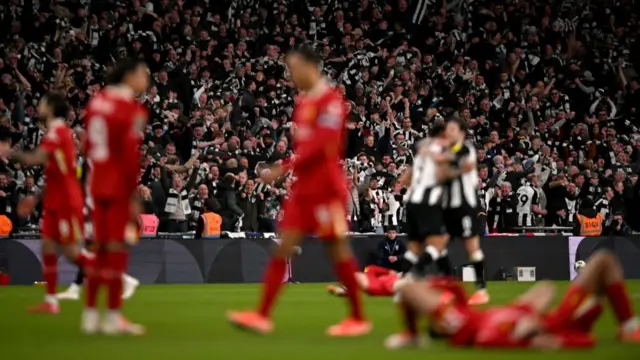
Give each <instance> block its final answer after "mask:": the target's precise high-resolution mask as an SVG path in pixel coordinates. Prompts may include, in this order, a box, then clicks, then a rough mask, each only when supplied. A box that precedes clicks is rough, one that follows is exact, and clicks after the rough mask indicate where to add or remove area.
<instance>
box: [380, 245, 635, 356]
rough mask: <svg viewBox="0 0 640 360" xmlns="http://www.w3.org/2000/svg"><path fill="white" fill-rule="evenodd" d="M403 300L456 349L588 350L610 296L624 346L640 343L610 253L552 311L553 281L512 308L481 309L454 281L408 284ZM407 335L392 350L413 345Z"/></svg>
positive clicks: (392, 341)
mask: <svg viewBox="0 0 640 360" xmlns="http://www.w3.org/2000/svg"><path fill="white" fill-rule="evenodd" d="M443 290H445V291H450V292H453V293H454V294H455V298H454V302H453V303H449V304H443V303H442V302H441V301H440V297H441V294H442V291H443ZM401 293H402V300H403V301H404V302H405V303H406V304H407V305H409V306H411V307H412V308H413V309H415V310H416V311H418V312H419V313H421V314H425V315H427V316H428V317H429V318H430V319H431V325H432V327H433V328H434V329H435V331H437V332H438V333H439V334H441V335H444V336H448V337H449V338H450V341H451V343H452V344H453V345H458V346H475V347H500V348H514V347H531V348H541V349H559V348H584V347H592V346H593V345H594V344H595V340H594V338H593V337H592V336H591V335H590V332H591V330H592V329H593V326H594V325H595V322H596V321H597V319H598V318H599V317H600V314H601V313H602V310H603V309H602V305H601V303H602V300H603V299H604V298H605V297H606V298H607V299H608V301H609V303H610V304H611V306H612V308H613V312H614V314H615V316H616V319H617V322H618V325H619V331H618V334H617V337H618V339H619V340H620V341H623V342H633V343H640V329H639V325H638V319H637V318H636V317H635V315H634V312H633V309H632V306H631V300H630V299H629V295H628V293H627V291H626V288H625V285H624V278H623V274H622V268H621V266H620V264H619V263H618V261H617V259H616V258H615V257H614V256H613V255H612V254H611V253H610V252H608V251H599V252H597V253H596V254H594V255H593V256H592V257H591V259H590V260H589V266H588V267H586V268H585V270H584V271H583V272H582V273H581V274H580V275H579V277H578V278H577V279H576V280H575V281H574V282H573V283H572V284H571V287H570V288H569V290H568V291H567V293H566V294H565V296H564V298H563V299H562V301H561V302H560V305H559V306H558V307H557V308H556V309H554V310H551V311H547V308H548V306H549V304H550V303H551V301H552V300H553V298H554V295H555V287H554V286H553V285H552V284H551V283H539V284H537V285H535V286H534V287H532V288H531V289H529V291H527V292H526V293H524V294H523V295H521V296H520V297H518V298H517V299H516V300H515V301H514V302H513V303H512V304H511V305H507V306H502V307H496V308H492V309H487V310H476V309H473V308H471V307H469V306H468V305H467V301H466V297H465V294H464V290H463V289H462V287H461V286H460V285H459V284H457V283H454V282H453V281H448V280H445V281H438V280H431V283H429V282H428V281H423V282H420V283H413V284H408V285H406V286H405V287H404V288H403V289H402V290H401ZM404 339H405V337H403V336H398V335H397V334H396V335H392V336H391V337H389V338H388V339H387V341H386V345H387V347H389V348H399V347H404V346H407V345H410V344H411V343H409V342H406V341H403V340H404Z"/></svg>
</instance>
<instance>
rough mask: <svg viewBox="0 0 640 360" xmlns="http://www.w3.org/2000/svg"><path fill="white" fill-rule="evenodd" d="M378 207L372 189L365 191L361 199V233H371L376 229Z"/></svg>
mask: <svg viewBox="0 0 640 360" xmlns="http://www.w3.org/2000/svg"><path fill="white" fill-rule="evenodd" d="M377 210H378V205H377V204H376V203H375V202H374V199H373V190H371V188H369V189H367V190H365V191H364V194H363V196H362V198H361V199H360V219H359V220H360V232H363V233H370V232H374V231H375V229H376V224H377V222H376V214H377Z"/></svg>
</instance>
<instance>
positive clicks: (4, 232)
mask: <svg viewBox="0 0 640 360" xmlns="http://www.w3.org/2000/svg"><path fill="white" fill-rule="evenodd" d="M12 230H13V223H12V222H11V219H9V217H8V216H7V215H0V237H7V236H9V235H10V234H11V231H12Z"/></svg>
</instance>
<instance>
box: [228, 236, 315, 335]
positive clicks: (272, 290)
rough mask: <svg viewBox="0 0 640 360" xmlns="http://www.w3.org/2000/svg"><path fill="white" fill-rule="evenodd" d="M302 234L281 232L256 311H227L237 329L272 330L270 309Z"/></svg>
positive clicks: (261, 332)
mask: <svg viewBox="0 0 640 360" xmlns="http://www.w3.org/2000/svg"><path fill="white" fill-rule="evenodd" d="M302 239H303V234H301V233H300V232H298V231H292V230H285V231H283V232H282V236H281V239H280V244H279V245H278V247H277V248H276V250H275V252H274V253H273V255H272V257H271V260H270V261H269V264H268V265H267V270H266V272H265V275H264V280H263V283H262V295H261V299H260V303H259V305H258V309H257V311H229V312H228V313H227V319H228V320H229V322H230V323H231V324H233V325H235V326H236V327H238V328H239V329H242V330H248V331H251V332H255V333H258V334H263V335H264V334H268V333H271V332H273V322H272V321H271V310H272V309H273V306H274V305H275V300H276V298H277V297H278V294H279V293H280V290H281V289H282V286H283V285H284V284H283V282H282V279H283V278H284V274H285V272H286V271H287V259H288V258H289V257H290V256H291V254H293V252H294V249H295V247H296V246H298V245H299V244H300V242H302Z"/></svg>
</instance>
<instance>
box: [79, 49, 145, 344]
mask: <svg viewBox="0 0 640 360" xmlns="http://www.w3.org/2000/svg"><path fill="white" fill-rule="evenodd" d="M148 85H149V73H148V69H147V67H146V65H145V64H144V63H142V62H139V61H136V60H125V61H123V62H120V63H118V64H116V67H115V69H114V70H113V72H112V73H111V74H110V79H109V86H107V87H106V88H105V89H104V90H102V91H101V92H100V93H98V94H97V95H95V96H94V97H93V98H92V99H91V101H90V102H89V104H88V105H87V114H86V128H87V157H88V160H89V161H91V164H92V172H91V174H90V180H89V184H90V193H91V197H92V199H93V202H94V212H93V226H94V238H95V242H96V244H97V246H98V247H99V250H98V253H97V261H96V264H97V265H96V269H95V271H90V270H92V269H89V270H88V271H87V278H86V283H87V284H86V299H85V300H86V304H85V306H86V307H85V309H84V312H83V314H82V325H81V326H82V330H83V331H84V332H86V333H88V334H93V333H96V332H97V331H98V330H101V331H102V332H103V333H104V334H107V335H111V334H121V333H126V334H132V335H140V334H143V333H144V331H145V329H144V327H142V326H140V325H137V324H133V323H130V322H128V321H127V320H126V319H125V318H124V317H123V316H122V315H121V313H120V308H121V307H122V297H121V295H122V275H123V274H124V271H125V269H126V267H127V258H128V253H127V248H126V244H125V237H126V235H127V227H128V224H129V222H130V221H131V220H132V219H134V218H135V217H136V216H137V214H135V213H134V211H135V210H134V209H135V205H134V204H135V201H133V195H134V194H135V190H136V187H137V177H138V173H139V171H140V163H139V159H140V156H139V154H138V147H139V144H140V141H141V134H140V132H141V131H143V130H144V127H145V126H146V121H147V110H146V109H145V108H144V107H143V106H142V105H141V104H140V103H139V102H138V101H137V100H136V98H135V97H136V96H137V95H138V94H140V93H142V92H144V91H145V90H146V89H147V87H148ZM103 284H104V285H106V287H107V308H108V312H107V316H106V319H105V321H104V322H103V323H102V328H101V329H99V324H100V316H99V313H98V310H97V309H96V301H97V295H98V292H99V289H100V286H101V285H103Z"/></svg>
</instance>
